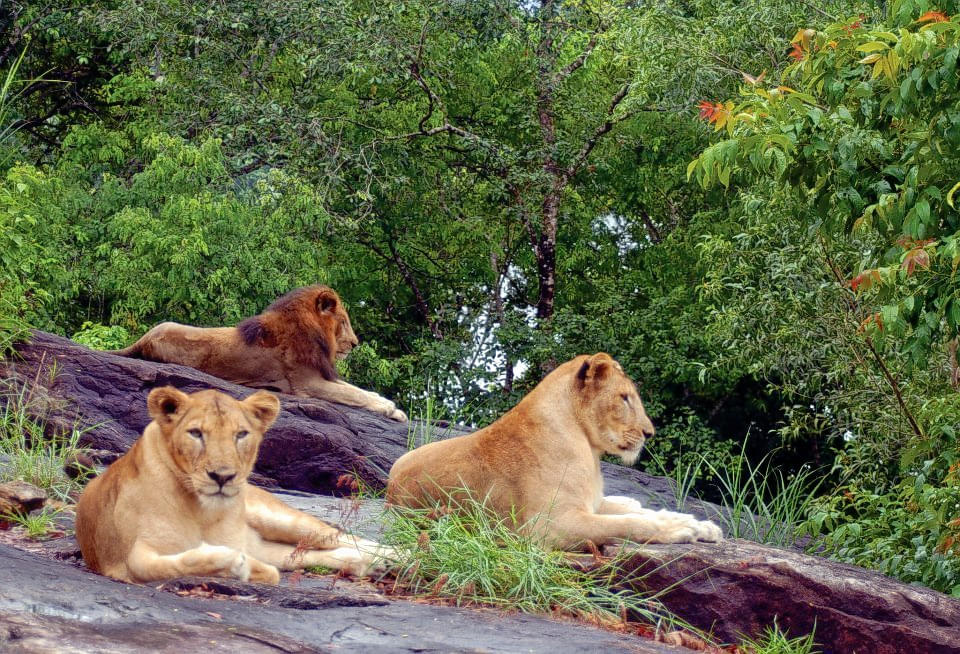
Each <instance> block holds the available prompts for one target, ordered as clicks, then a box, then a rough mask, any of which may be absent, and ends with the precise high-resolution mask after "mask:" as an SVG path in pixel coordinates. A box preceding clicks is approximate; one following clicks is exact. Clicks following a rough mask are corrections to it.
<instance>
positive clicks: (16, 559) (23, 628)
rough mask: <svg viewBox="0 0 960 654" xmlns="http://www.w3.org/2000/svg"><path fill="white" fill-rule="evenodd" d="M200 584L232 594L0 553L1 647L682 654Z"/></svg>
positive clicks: (558, 630) (576, 629)
mask: <svg viewBox="0 0 960 654" xmlns="http://www.w3.org/2000/svg"><path fill="white" fill-rule="evenodd" d="M203 581H204V580H194V581H192V582H191V580H185V581H181V582H179V584H180V585H175V584H171V585H170V586H169V587H170V588H171V589H177V588H183V587H184V586H186V587H191V583H193V584H197V583H200V582H203ZM169 583H170V582H168V584H169ZM206 583H209V584H210V585H211V586H213V587H214V588H220V589H224V590H227V591H228V592H234V591H235V594H234V595H233V596H232V598H229V599H211V598H200V597H193V596H185V597H183V596H179V595H177V594H175V593H171V592H167V591H166V590H158V589H157V588H156V587H154V586H138V585H133V584H123V583H120V582H116V581H112V580H110V579H107V578H105V577H100V576H98V575H95V574H92V573H90V572H87V571H86V570H83V569H81V568H79V567H77V566H76V565H71V564H70V563H66V562H61V561H54V560H50V559H47V558H45V557H42V556H37V555H35V554H30V553H27V552H23V551H21V550H17V549H14V548H11V547H7V546H5V545H0V651H2V652H5V653H7V652H9V653H14V652H43V653H44V654H52V653H58V652H92V651H98V652H103V651H106V652H145V651H162V652H181V653H183V652H199V651H213V652H230V651H233V652H248V651H250V652H267V651H269V652H278V651H279V652H317V651H319V652H327V651H337V652H371V653H376V654H379V653H384V654H386V653H388V652H511V653H513V652H542V653H544V654H566V653H569V654H576V653H581V652H601V651H603V652H634V653H640V654H670V653H672V654H678V652H682V651H683V650H679V649H678V648H675V647H671V646H668V645H663V644H659V643H654V642H651V641H647V640H642V639H639V638H634V637H629V636H623V635H620V634H616V633H612V632H607V631H602V630H599V629H596V628H592V627H588V626H582V625H577V624H572V623H567V622H560V621H554V620H549V619H546V618H539V617H533V616H525V615H503V614H500V613H497V612H494V611H477V610H463V609H457V608H452V607H444V606H432V605H429V604H421V603H415V602H405V601H387V600H384V599H383V598H380V597H377V596H369V595H363V594H358V593H357V592H356V591H354V590H351V589H339V588H338V587H336V586H335V587H334V588H330V585H331V582H330V580H329V579H327V578H319V579H318V578H311V577H303V578H301V579H300V581H299V583H298V585H297V586H296V587H295V588H291V587H290V586H289V583H290V581H289V577H287V578H286V579H285V580H284V581H281V586H280V587H277V588H272V587H266V586H259V585H253V584H241V583H239V582H229V581H226V580H222V579H221V580H206ZM217 584H221V585H220V586H217ZM284 584H287V586H286V587H285V586H284ZM157 586H159V584H157ZM291 597H301V598H303V597H306V598H308V599H309V598H312V600H313V601H306V602H302V603H301V604H299V607H300V608H296V607H294V606H292V605H291V604H289V603H287V604H286V606H285V605H284V603H285V600H284V598H287V599H289V598H291ZM211 641H213V643H212V644H211Z"/></svg>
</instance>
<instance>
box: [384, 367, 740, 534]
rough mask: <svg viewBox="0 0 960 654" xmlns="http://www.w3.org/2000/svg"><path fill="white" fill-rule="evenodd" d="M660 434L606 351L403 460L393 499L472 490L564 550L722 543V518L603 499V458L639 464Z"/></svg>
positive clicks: (416, 501)
mask: <svg viewBox="0 0 960 654" xmlns="http://www.w3.org/2000/svg"><path fill="white" fill-rule="evenodd" d="M653 432H654V429H653V424H652V423H651V422H650V419H649V418H648V417H647V414H646V412H645V411H644V409H643V404H642V403H641V401H640V397H639V395H637V389H636V387H635V386H634V385H633V382H631V381H630V379H629V378H628V377H627V376H626V375H625V374H624V372H623V368H621V367H620V364H618V363H617V362H616V361H614V360H613V359H612V358H610V356H609V355H608V354H604V353H600V354H594V355H592V356H590V355H582V356H578V357H576V358H575V359H573V360H571V361H568V362H566V363H564V364H563V365H561V366H559V367H558V368H557V369H556V370H554V371H553V372H551V373H550V374H549V375H547V376H546V378H544V380H543V381H541V382H540V384H538V385H537V387H536V388H534V389H533V391H531V392H530V394H529V395H527V396H526V397H525V398H523V400H521V401H520V403H519V404H518V405H517V406H515V407H514V408H513V409H511V410H510V411H509V412H507V413H506V414H505V415H504V416H503V417H501V418H500V419H499V420H497V421H496V422H494V423H493V424H492V425H490V426H488V427H486V428H484V429H481V430H480V431H477V432H475V433H473V434H469V435H467V436H460V437H459V438H452V439H450V440H445V441H437V442H434V443H429V444H427V445H424V446H423V447H420V448H418V449H416V450H413V451H412V452H407V453H406V454H404V455H403V456H402V457H400V458H399V459H398V460H397V462H396V463H394V464H393V468H391V469H390V481H389V483H388V485H387V500H388V501H390V502H392V503H395V504H402V505H406V506H411V507H427V506H431V505H433V504H434V503H435V502H438V501H439V502H443V501H453V502H457V501H460V500H461V499H462V497H463V495H464V494H469V495H470V496H471V497H473V498H476V499H480V500H485V501H486V502H487V506H488V507H489V508H490V509H492V510H493V511H495V512H496V513H497V514H499V515H501V516H509V515H511V511H512V510H514V509H515V510H516V514H517V516H518V518H519V523H520V524H521V525H522V529H523V531H525V532H526V533H529V534H531V535H534V536H538V537H542V538H543V539H544V542H545V543H546V544H547V545H549V546H553V547H557V548H560V549H575V548H577V547H582V546H583V545H585V544H586V541H592V542H593V543H595V544H597V545H599V544H603V543H610V542H617V541H621V540H631V541H635V542H650V541H653V542H660V543H687V542H693V541H695V540H707V541H718V540H720V539H721V538H722V537H723V534H722V532H721V531H720V528H719V527H717V526H716V525H715V524H713V523H712V522H708V521H699V520H697V519H695V518H694V517H693V516H691V515H687V514H684V513H674V512H671V511H653V510H650V509H645V508H643V507H642V506H641V505H640V503H639V502H637V501H636V500H634V499H632V498H629V497H615V496H608V497H604V496H603V476H602V475H601V473H600V455H602V454H612V455H615V456H618V457H620V459H621V460H622V461H623V462H624V463H625V464H627V465H632V464H633V463H634V461H636V459H637V456H638V455H639V454H640V449H641V448H642V447H643V444H644V441H645V440H646V438H647V437H648V436H651V435H652V434H653Z"/></svg>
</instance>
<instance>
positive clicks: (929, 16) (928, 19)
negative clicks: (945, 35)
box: [917, 11, 950, 23]
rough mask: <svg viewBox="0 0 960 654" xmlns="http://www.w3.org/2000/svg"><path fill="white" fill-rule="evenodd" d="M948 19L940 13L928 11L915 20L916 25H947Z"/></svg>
mask: <svg viewBox="0 0 960 654" xmlns="http://www.w3.org/2000/svg"><path fill="white" fill-rule="evenodd" d="M949 21H950V19H949V18H947V15H946V14H945V13H943V12H942V11H928V12H927V13H925V14H923V15H922V16H920V18H918V19H917V22H918V23H947V22H949Z"/></svg>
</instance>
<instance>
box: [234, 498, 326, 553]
mask: <svg viewBox="0 0 960 654" xmlns="http://www.w3.org/2000/svg"><path fill="white" fill-rule="evenodd" d="M244 510H245V513H246V520H247V525H248V526H249V527H250V528H251V529H253V530H254V531H255V532H256V533H257V534H258V535H259V536H260V538H261V539H262V540H265V541H271V542H276V543H287V544H290V545H299V546H301V547H308V548H310V549H333V548H335V547H338V546H339V543H340V537H341V535H342V532H341V531H340V530H339V529H337V528H336V527H333V526H331V525H328V524H327V523H325V522H324V521H322V520H319V519H317V518H315V517H313V516H312V515H308V514H306V513H304V512H303V511H298V510H297V509H294V508H293V507H290V506H287V505H286V504H284V503H283V502H282V501H280V500H279V499H277V498H276V497H274V496H273V495H272V494H270V493H269V492H267V491H265V490H263V489H261V488H256V487H254V486H248V487H247V488H246V491H245V495H244Z"/></svg>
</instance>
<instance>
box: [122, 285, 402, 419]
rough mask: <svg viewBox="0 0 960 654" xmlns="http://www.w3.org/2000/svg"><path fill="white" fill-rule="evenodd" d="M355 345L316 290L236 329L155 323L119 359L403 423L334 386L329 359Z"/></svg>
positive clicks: (386, 409) (341, 311)
mask: <svg viewBox="0 0 960 654" xmlns="http://www.w3.org/2000/svg"><path fill="white" fill-rule="evenodd" d="M356 344H357V336H356V334H354V332H353V327H352V326H351V325H350V316H349V315H347V311H346V308H344V306H343V302H342V301H341V300H340V296H338V295H337V293H336V292H335V291H334V290H333V289H332V288H330V287H328V286H322V285H319V284H316V285H313V286H305V287H303V288H298V289H296V290H294V291H291V292H289V293H287V294H286V295H284V296H283V297H281V298H280V299H279V300H277V301H276V302H274V303H273V304H271V305H270V306H269V307H267V309H266V310H265V311H264V312H263V313H261V314H259V315H256V316H253V317H251V318H247V319H246V320H244V321H243V322H241V323H240V324H239V325H237V326H236V327H191V326H190V325H181V324H179V323H175V322H164V323H160V324H159V325H157V326H156V327H154V328H153V329H151V330H150V331H148V332H147V333H146V334H144V335H143V336H142V337H141V338H140V340H138V341H137V342H136V343H134V344H133V345H131V346H130V347H128V348H124V349H122V350H116V351H115V352H114V353H115V354H119V355H121V356H127V357H135V358H141V359H148V360H150V361H161V362H164V363H179V364H181V365H184V366H190V367H191V368H196V369H197V370H202V371H203V372H206V373H209V374H211V375H214V376H216V377H220V378H221V379H226V380H227V381H231V382H234V383H236V384H243V385H244V386H250V387H252V388H265V389H271V390H276V391H279V392H281V393H292V394H294V395H299V396H301V397H316V398H320V399H323V400H329V401H331V402H339V403H340V404H346V405H348V406H355V407H361V408H363V409H368V410H370V411H373V412H374V413H379V414H381V415H384V416H386V417H388V418H392V419H393V420H398V421H400V422H404V421H406V419H407V416H406V414H404V412H403V411H401V410H400V409H398V408H397V407H396V405H395V404H394V403H393V402H391V401H390V400H388V399H386V398H385V397H381V396H380V395H377V394H376V393H374V392H371V391H366V390H363V389H362V388H358V387H356V386H353V385H351V384H348V383H347V382H345V381H343V380H342V379H338V378H337V372H336V368H335V366H334V358H335V357H336V358H343V357H346V356H347V354H349V353H350V350H351V349H353V347H354V346H355V345H356Z"/></svg>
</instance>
